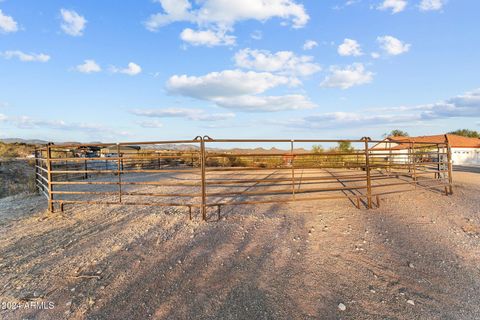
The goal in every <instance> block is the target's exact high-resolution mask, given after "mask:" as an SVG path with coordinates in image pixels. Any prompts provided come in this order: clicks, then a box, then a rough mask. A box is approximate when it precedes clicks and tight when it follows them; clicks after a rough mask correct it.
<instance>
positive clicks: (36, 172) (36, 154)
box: [34, 147, 40, 193]
mask: <svg viewBox="0 0 480 320" xmlns="http://www.w3.org/2000/svg"><path fill="white" fill-rule="evenodd" d="M34 155H35V192H37V193H40V190H38V189H39V187H40V186H39V185H38V183H37V180H38V150H37V147H35V151H34Z"/></svg>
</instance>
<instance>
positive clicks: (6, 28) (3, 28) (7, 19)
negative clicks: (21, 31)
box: [0, 9, 18, 33]
mask: <svg viewBox="0 0 480 320" xmlns="http://www.w3.org/2000/svg"><path fill="white" fill-rule="evenodd" d="M16 31H18V25H17V22H16V21H15V20H14V19H13V18H12V17H11V16H7V15H6V14H4V13H3V12H2V10H1V9H0V32H4V33H8V32H16Z"/></svg>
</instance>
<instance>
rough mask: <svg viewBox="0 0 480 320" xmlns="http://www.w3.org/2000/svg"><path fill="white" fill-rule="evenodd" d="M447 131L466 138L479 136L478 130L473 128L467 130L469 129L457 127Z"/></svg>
mask: <svg viewBox="0 0 480 320" xmlns="http://www.w3.org/2000/svg"><path fill="white" fill-rule="evenodd" d="M449 133H450V134H456V135H457V136H463V137H468V138H480V132H478V131H475V130H469V129H458V130H455V131H452V132H449Z"/></svg>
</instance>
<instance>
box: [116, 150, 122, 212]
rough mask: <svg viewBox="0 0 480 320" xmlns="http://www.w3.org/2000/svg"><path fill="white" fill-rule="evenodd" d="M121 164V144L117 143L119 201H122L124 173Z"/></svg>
mask: <svg viewBox="0 0 480 320" xmlns="http://www.w3.org/2000/svg"><path fill="white" fill-rule="evenodd" d="M120 171H121V164H120V144H119V143H117V175H118V202H119V203H122V175H121V174H120V173H121V172H120Z"/></svg>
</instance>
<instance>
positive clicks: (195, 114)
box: [132, 108, 235, 121]
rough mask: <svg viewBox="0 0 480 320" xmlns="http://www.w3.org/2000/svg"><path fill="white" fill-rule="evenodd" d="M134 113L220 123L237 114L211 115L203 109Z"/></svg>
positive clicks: (171, 109)
mask: <svg viewBox="0 0 480 320" xmlns="http://www.w3.org/2000/svg"><path fill="white" fill-rule="evenodd" d="M132 113H133V114H135V115H137V116H143V117H150V118H185V119H189V120H194V121H220V120H228V119H231V118H234V117H235V114H234V113H231V112H228V113H209V112H207V111H205V110H202V109H189V108H164V109H136V110H133V111H132Z"/></svg>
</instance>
